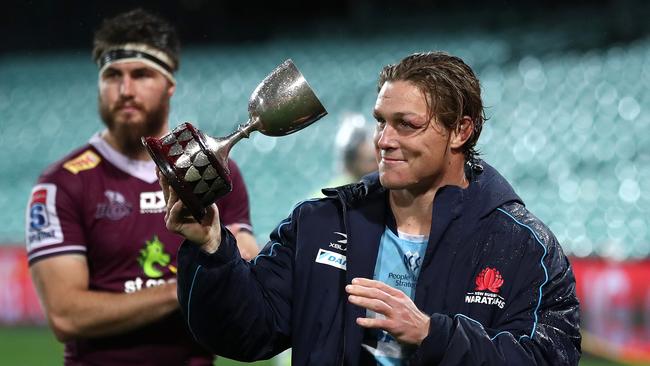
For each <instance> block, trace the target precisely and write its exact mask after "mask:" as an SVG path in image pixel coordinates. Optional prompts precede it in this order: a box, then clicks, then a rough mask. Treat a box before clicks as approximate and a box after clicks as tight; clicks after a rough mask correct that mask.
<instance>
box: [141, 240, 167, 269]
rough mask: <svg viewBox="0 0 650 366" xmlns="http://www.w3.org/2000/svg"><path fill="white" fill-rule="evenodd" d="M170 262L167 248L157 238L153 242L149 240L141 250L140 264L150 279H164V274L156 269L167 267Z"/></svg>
mask: <svg viewBox="0 0 650 366" xmlns="http://www.w3.org/2000/svg"><path fill="white" fill-rule="evenodd" d="M169 262H170V258H169V254H167V253H165V246H164V245H163V243H162V242H161V241H160V240H158V237H157V236H154V237H153V239H152V240H148V241H147V243H146V245H145V247H144V248H143V249H142V250H140V257H139V258H138V263H140V265H141V266H142V269H143V270H144V274H145V275H147V277H149V278H159V277H162V275H163V272H162V271H161V270H160V269H158V268H156V265H158V266H160V267H166V266H168V265H169Z"/></svg>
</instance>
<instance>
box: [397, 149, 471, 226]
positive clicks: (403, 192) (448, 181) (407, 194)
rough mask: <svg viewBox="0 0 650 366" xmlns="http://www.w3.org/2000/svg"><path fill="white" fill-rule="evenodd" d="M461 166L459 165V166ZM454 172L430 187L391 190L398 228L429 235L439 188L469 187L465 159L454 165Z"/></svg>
mask: <svg viewBox="0 0 650 366" xmlns="http://www.w3.org/2000/svg"><path fill="white" fill-rule="evenodd" d="M458 166H459V167H458ZM453 167H454V169H452V170H451V171H452V172H453V174H451V175H449V174H448V175H446V176H444V177H441V178H440V179H439V180H437V181H436V182H435V183H434V184H432V185H431V187H429V188H428V189H425V190H415V189H398V190H397V189H396V190H390V192H389V204H390V209H391V210H392V212H393V215H394V216H395V222H396V224H397V229H398V230H399V231H401V232H404V233H407V234H415V235H429V231H430V229H431V220H432V219H433V218H432V214H433V213H432V211H433V201H434V199H435V197H436V193H437V192H438V190H439V189H440V188H442V187H444V186H449V185H451V186H458V187H461V188H467V186H469V182H468V180H467V178H466V177H465V172H464V169H463V167H464V161H463V162H462V163H459V164H454V165H453Z"/></svg>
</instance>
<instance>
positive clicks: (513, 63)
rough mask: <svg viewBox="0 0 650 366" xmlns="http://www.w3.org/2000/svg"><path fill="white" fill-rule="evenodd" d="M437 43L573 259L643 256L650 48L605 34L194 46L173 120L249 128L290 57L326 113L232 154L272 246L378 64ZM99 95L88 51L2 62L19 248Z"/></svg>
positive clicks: (2, 231)
mask: <svg viewBox="0 0 650 366" xmlns="http://www.w3.org/2000/svg"><path fill="white" fill-rule="evenodd" d="M590 43H591V44H594V45H596V46H595V47H593V48H588V47H586V46H588V45H589V44H590ZM578 46H579V47H578ZM431 49H440V50H446V51H449V52H451V53H453V54H457V55H460V56H461V57H463V58H464V59H465V60H466V61H468V62H469V63H470V64H471V65H472V66H473V67H474V68H475V69H476V70H477V71H478V74H479V77H480V79H481V81H482V84H483V93H484V99H485V102H486V106H487V107H488V108H487V114H488V116H489V117H490V120H489V121H488V122H487V124H486V126H485V129H484V131H483V135H482V137H481V140H480V143H479V147H480V150H481V151H482V153H483V156H484V158H485V159H486V160H487V161H488V162H490V163H491V164H492V165H494V166H495V167H497V168H498V169H499V170H500V171H501V172H503V174H504V175H505V176H506V177H507V178H509V179H510V181H511V182H512V183H513V184H514V186H515V188H516V190H517V191H518V193H519V194H520V195H521V196H522V197H523V198H524V200H525V201H526V202H527V204H528V206H529V207H530V208H531V210H532V211H533V212H534V213H536V214H537V215H538V216H539V217H540V218H541V219H543V220H544V221H545V222H547V223H548V224H549V225H550V227H551V228H552V229H553V231H554V232H555V233H556V235H557V236H558V238H559V239H560V241H561V243H562V244H563V246H564V248H565V250H566V251H567V252H568V253H569V254H572V255H574V256H578V257H585V256H592V255H595V256H606V257H610V258H615V259H629V258H642V257H646V256H648V254H650V240H649V239H650V228H649V225H650V221H649V220H650V215H648V210H650V179H649V178H650V164H649V163H650V150H649V149H650V148H649V143H650V135H649V134H648V133H647V130H648V127H649V125H650V114H648V113H647V112H646V111H644V109H646V108H648V105H649V102H650V94H649V93H648V88H649V86H650V38H644V39H638V40H636V41H634V42H631V43H627V44H608V45H606V46H601V45H600V42H599V38H598V34H592V35H591V36H590V37H587V36H585V35H583V36H582V37H579V38H575V37H573V35H572V34H567V30H546V29H539V30H535V29H532V30H529V31H528V32H525V33H518V32H515V31H512V30H502V31H495V32H487V33H486V32H462V33H455V34H454V35H452V34H449V33H445V34H441V33H439V32H422V31H421V32H418V33H415V32H409V33H391V34H390V35H387V36H382V37H374V38H373V37H368V38H365V37H364V38H360V37H325V36H322V37H319V36H318V35H313V36H311V37H304V38H300V37H278V38H276V39H273V40H270V41H266V42H263V43H252V44H248V45H243V46H218V47H217V46H213V47H200V48H199V47H193V48H192V47H189V48H186V49H185V50H184V55H183V57H184V59H183V63H182V68H181V71H180V74H179V75H178V81H179V83H178V90H177V95H176V96H175V98H174V99H173V106H172V114H171V121H170V123H171V125H172V126H174V125H176V124H178V123H180V122H183V121H192V122H193V123H195V124H196V125H197V126H198V127H199V128H201V129H202V130H204V131H206V132H208V133H209V134H211V135H214V136H222V135H225V134H227V133H229V132H231V131H232V130H233V129H234V128H235V127H236V125H237V124H238V123H242V122H245V121H246V119H247V100H248V97H249V95H250V93H251V91H252V90H253V89H254V88H255V86H256V85H257V83H258V82H259V81H261V80H262V79H263V78H264V76H265V75H266V74H267V73H268V72H270V71H271V70H272V69H273V68H274V67H275V66H276V65H277V64H279V63H281V62H282V61H283V60H284V59H287V58H292V59H293V60H294V61H295V62H296V64H297V65H298V67H299V68H300V69H301V70H302V72H303V73H304V75H305V76H306V78H307V80H308V81H309V82H310V83H311V85H312V87H313V88H314V89H315V90H316V92H317V94H318V95H319V97H320V98H321V100H322V101H323V104H324V105H325V106H326V108H327V109H328V111H329V115H328V116H327V117H325V118H324V119H323V120H321V121H319V122H318V123H316V124H314V125H313V126H311V127H309V128H308V129H305V130H303V131H300V132H298V133H296V134H294V135H291V136H287V137H283V138H269V137H265V136H262V135H260V134H254V135H252V136H251V141H243V142H241V143H239V144H238V145H237V146H236V147H235V149H234V150H233V153H232V157H233V158H234V159H236V160H237V161H238V163H239V164H240V165H241V167H242V170H243V173H244V175H245V178H246V179H247V181H248V182H249V189H250V192H249V193H250V196H251V201H252V215H253V223H254V225H255V228H256V233H257V236H258V238H259V239H260V240H261V241H262V242H264V241H265V237H266V234H267V233H268V232H269V231H270V230H271V229H272V228H273V226H274V225H275V223H277V222H278V221H279V220H280V219H281V218H282V217H283V216H284V215H285V214H287V213H288V212H289V210H290V208H291V207H292V206H293V205H294V204H295V203H297V202H298V201H300V200H301V199H304V198H306V196H307V195H308V194H310V192H313V190H314V189H315V188H318V187H319V186H321V185H323V184H325V182H327V181H328V180H329V179H330V177H331V176H332V175H333V174H335V172H334V171H333V169H334V167H335V164H334V162H333V161H332V156H333V140H334V136H335V135H336V129H337V122H338V119H339V117H340V116H341V115H342V114H343V113H345V112H348V111H362V112H364V113H366V114H367V115H368V116H369V115H370V113H371V109H372V106H373V104H374V99H375V96H376V90H375V84H376V76H377V73H378V71H379V69H380V67H381V66H382V65H384V64H386V63H391V62H395V61H396V60H398V58H400V57H401V56H404V55H406V54H408V53H410V52H413V51H420V50H431ZM581 49H582V50H581ZM95 85H96V68H95V66H94V65H93V64H92V62H91V61H90V58H89V55H88V52H86V51H83V52H82V51H68V52H50V53H46V54H39V57H32V56H31V55H28V54H10V55H8V56H5V57H3V58H2V59H0V115H1V116H2V123H1V124H0V146H3V147H4V156H5V158H4V159H2V160H1V161H0V171H2V172H3V179H2V180H1V181H0V192H2V193H1V194H0V206H1V207H3V210H2V211H1V212H0V221H1V222H3V225H2V226H1V227H0V242H14V243H15V242H20V241H21V240H22V235H23V234H22V233H23V226H24V215H23V214H22V212H23V210H24V206H25V203H26V201H27V195H28V193H29V189H30V186H31V185H32V184H33V182H34V180H35V179H36V178H37V175H38V173H39V172H40V171H41V170H42V169H43V168H44V167H45V166H46V165H47V164H49V163H51V162H52V161H54V160H55V159H58V158H60V157H61V156H62V155H63V154H64V153H66V152H68V151H70V150H71V149H72V148H73V147H75V146H78V145H80V144H83V143H84V142H85V141H86V140H87V139H88V137H89V136H90V135H91V134H92V133H93V132H95V131H98V130H99V129H100V128H101V122H100V121H99V119H98V117H97V111H96V86H95ZM644 112H646V113H644Z"/></svg>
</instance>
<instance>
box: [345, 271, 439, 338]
mask: <svg viewBox="0 0 650 366" xmlns="http://www.w3.org/2000/svg"><path fill="white" fill-rule="evenodd" d="M345 291H346V292H347V293H348V294H349V296H348V300H349V301H350V303H352V304H354V305H357V306H360V307H363V308H366V309H368V310H371V311H374V312H375V313H377V314H378V315H379V314H381V315H382V316H378V317H376V318H357V324H359V325H360V326H362V327H364V328H375V329H383V330H385V331H387V332H388V333H390V334H391V335H392V336H393V337H394V338H395V339H397V341H399V342H400V343H404V344H412V345H417V346H419V345H420V344H421V343H422V340H424V338H426V337H427V335H429V322H430V319H429V316H428V315H426V314H425V313H423V312H421V311H420V310H419V309H418V308H417V306H415V303H413V300H411V298H410V297H408V296H407V295H406V294H405V293H403V292H402V291H400V290H398V289H396V288H393V287H390V286H388V285H387V284H385V283H383V282H379V281H375V280H369V279H367V278H355V279H353V280H352V284H350V285H347V286H345Z"/></svg>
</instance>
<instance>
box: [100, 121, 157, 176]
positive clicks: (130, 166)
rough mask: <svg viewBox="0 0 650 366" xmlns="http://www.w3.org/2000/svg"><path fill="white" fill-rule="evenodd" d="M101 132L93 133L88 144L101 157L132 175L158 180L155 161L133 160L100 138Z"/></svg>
mask: <svg viewBox="0 0 650 366" xmlns="http://www.w3.org/2000/svg"><path fill="white" fill-rule="evenodd" d="M102 133H103V132H98V133H96V134H94V135H93V136H92V137H91V138H90V141H88V143H89V144H91V145H92V146H93V147H94V148H95V149H97V151H99V153H100V154H102V157H103V158H104V159H106V160H108V161H110V162H111V164H113V165H115V166H116V167H117V168H118V169H120V170H122V171H124V172H125V173H127V174H129V175H131V176H134V177H136V178H138V179H140V180H142V181H145V182H147V183H153V182H156V181H158V177H157V176H156V163H154V161H153V160H135V159H131V158H129V157H127V156H126V155H124V154H122V153H120V152H119V151H117V150H115V149H114V148H113V147H112V146H111V145H109V144H108V142H106V140H104V139H103V138H102Z"/></svg>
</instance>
